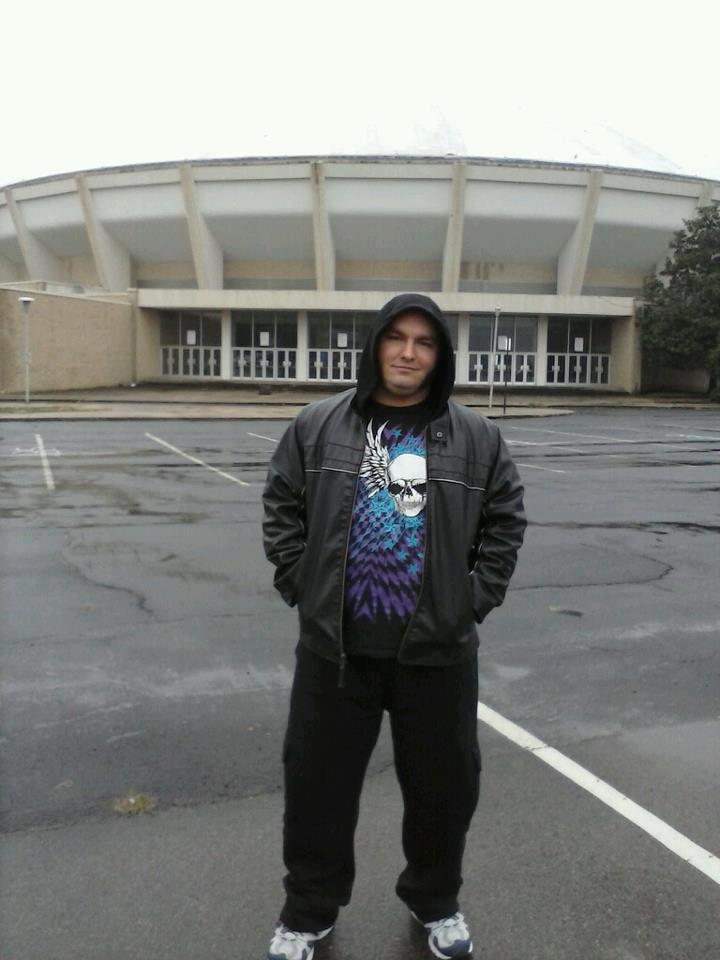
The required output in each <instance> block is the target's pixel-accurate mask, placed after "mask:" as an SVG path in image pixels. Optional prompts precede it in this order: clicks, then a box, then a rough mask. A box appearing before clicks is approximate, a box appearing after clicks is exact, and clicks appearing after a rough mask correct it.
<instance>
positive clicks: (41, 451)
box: [35, 433, 55, 490]
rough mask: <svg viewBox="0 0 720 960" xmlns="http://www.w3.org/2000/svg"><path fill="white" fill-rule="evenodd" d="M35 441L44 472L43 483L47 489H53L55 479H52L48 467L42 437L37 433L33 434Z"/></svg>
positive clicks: (48, 463) (48, 462)
mask: <svg viewBox="0 0 720 960" xmlns="http://www.w3.org/2000/svg"><path fill="white" fill-rule="evenodd" d="M35 442H36V443H37V445H38V452H39V454H40V460H41V461H42V468H43V473H44V474H45V483H46V484H47V488H48V490H54V489H55V480H54V479H53V475H52V470H51V469H50V461H49V460H48V455H47V452H46V450H45V444H44V443H43V438H42V437H41V436H40V434H39V433H36V434H35Z"/></svg>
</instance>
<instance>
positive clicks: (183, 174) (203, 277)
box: [180, 163, 223, 290]
mask: <svg viewBox="0 0 720 960" xmlns="http://www.w3.org/2000/svg"><path fill="white" fill-rule="evenodd" d="M180 185H181V187H182V194H183V201H184V203H185V216H186V218H187V225H188V234H189V236H190V248H191V249H192V255H193V263H194V264H195V277H196V280H197V285H198V287H199V289H201V290H222V288H223V252H222V250H221V248H220V244H219V243H218V242H217V240H216V239H215V237H214V236H213V235H212V233H211V232H210V228H209V227H208V225H207V223H206V222H205V217H204V216H203V215H202V211H201V210H200V205H199V203H198V199H197V190H196V188H195V179H194V177H193V172H192V167H191V166H190V164H189V163H184V164H182V165H181V167H180Z"/></svg>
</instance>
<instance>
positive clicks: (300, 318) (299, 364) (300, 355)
mask: <svg viewBox="0 0 720 960" xmlns="http://www.w3.org/2000/svg"><path fill="white" fill-rule="evenodd" d="M296 357H297V361H296V364H295V376H296V377H297V379H298V380H309V379H310V375H309V372H308V370H309V368H308V315H307V310H298V315H297V354H296Z"/></svg>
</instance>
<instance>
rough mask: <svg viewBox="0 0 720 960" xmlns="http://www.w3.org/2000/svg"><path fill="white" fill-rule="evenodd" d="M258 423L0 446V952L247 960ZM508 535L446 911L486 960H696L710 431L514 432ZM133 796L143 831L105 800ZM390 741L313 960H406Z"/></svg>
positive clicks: (52, 426)
mask: <svg viewBox="0 0 720 960" xmlns="http://www.w3.org/2000/svg"><path fill="white" fill-rule="evenodd" d="M285 425H286V424H285V423H284V422H283V421H279V420H268V421H259V420H245V421H241V420H236V421H231V422H229V421H225V422H218V421H211V420H207V421H206V420H195V421H192V422H183V421H172V420H170V421H165V422H162V423H158V422H151V421H140V420H135V421H118V422H108V421H103V420H95V421H86V422H64V421H54V422H41V421H38V422H34V423H31V422H14V423H8V422H5V423H0V459H1V461H2V467H3V469H2V476H1V477H0V517H1V518H2V527H1V529H2V552H1V554H0V555H1V556H2V568H1V569H0V610H1V611H2V613H1V616H2V620H1V621H0V626H1V630H2V644H1V646H0V657H1V661H0V667H1V672H0V678H1V685H2V731H0V732H1V734H2V737H1V739H0V749H1V751H2V769H3V778H2V787H1V796H0V815H1V817H2V827H3V830H4V839H3V847H4V861H5V867H4V869H3V875H2V876H3V879H2V883H1V890H0V893H1V895H2V896H1V900H2V915H1V916H0V921H1V923H0V926H1V929H2V932H1V933H0V956H1V957H2V958H3V960H70V958H72V960H89V958H93V960H94V958H97V957H106V958H108V960H115V958H117V960H130V958H151V957H152V958H153V960H158V958H165V957H167V958H170V957H172V958H173V960H184V958H188V960H190V958H192V960H196V958H199V957H202V958H203V960H220V958H230V957H232V958H237V960H252V958H255V957H258V958H262V957H264V956H265V951H266V949H267V941H268V938H269V934H270V932H271V929H272V925H273V923H274V921H275V919H276V914H277V911H278V909H279V906H280V903H281V885H280V881H281V877H282V873H283V868H282V862H281V856H280V829H281V817H282V794H281V791H280V784H281V776H282V771H281V763H280V748H281V740H282V735H283V730H284V722H285V711H286V704H287V699H288V692H289V685H290V682H291V678H292V670H293V661H294V646H295V632H296V630H295V618H296V615H295V612H294V611H292V610H289V609H288V608H286V607H285V606H284V605H283V603H282V601H281V600H280V599H279V597H277V596H276V595H275V594H274V591H273V589H272V572H271V569H270V567H269V565H268V564H267V563H266V561H265V559H264V556H263V554H262V547H261V531H260V524H259V521H260V516H261V504H260V498H261V493H262V485H263V480H264V475H265V470H266V467H267V463H268V460H269V457H270V456H271V454H272V451H273V449H274V446H275V443H276V442H277V439H278V438H279V437H280V436H281V434H282V431H283V429H284V427H285ZM501 429H502V432H503V434H504V436H505V438H506V440H507V441H508V442H509V444H510V445H511V449H512V451H513V455H514V457H515V459H516V462H517V463H518V466H519V470H520V473H521V475H522V477H523V480H524V482H525V485H526V490H527V496H526V506H527V511H528V517H529V527H528V532H527V537H526V543H525V546H524V547H523V550H522V551H521V557H520V562H519V564H518V568H517V572H516V576H515V578H514V580H513V582H512V585H511V589H510V592H509V594H508V599H507V601H506V603H505V605H504V606H503V607H502V608H501V609H500V610H499V611H495V612H494V613H493V614H492V615H491V616H490V617H489V618H488V620H487V622H486V623H485V624H484V625H483V626H482V627H481V628H480V629H481V639H482V643H481V648H480V654H479V664H480V676H481V700H480V703H479V706H478V717H479V720H478V723H479V736H480V742H481V746H482V751H483V786H482V791H481V801H480V806H479V809H478V812H477V815H476V818H475V821H474V824H473V827H472V829H471V833H470V837H469V840H468V850H467V858H466V869H465V886H464V889H463V894H462V903H463V907H464V911H465V913H466V916H467V917H468V919H469V921H470V923H471V926H472V928H473V931H474V934H475V941H476V947H477V949H476V954H475V955H476V956H481V957H483V958H486V960H551V958H552V960H580V958H583V960H585V958H589V960H717V958H718V956H720V923H719V920H720V860H718V859H717V856H718V855H720V803H719V802H718V797H719V796H720V642H719V640H720V596H719V594H720V576H719V571H720V536H719V534H720V415H719V414H718V413H717V412H714V411H691V410H678V409H632V410H631V409H617V410H612V409H607V410H583V411H582V412H576V413H575V414H573V415H572V416H565V417H556V418H552V419H541V418H537V419H535V418H528V419H514V418H512V417H510V418H507V419H506V420H503V421H502V422H501ZM138 794H144V795H147V796H148V797H150V798H152V803H153V804H154V810H153V812H152V813H148V814H143V815H138V816H127V815H123V814H121V813H118V812H117V811H116V809H115V806H116V804H117V803H118V801H122V800H123V799H125V800H127V799H128V798H129V797H131V796H137V795H138ZM400 819H401V802H400V796H399V790H398V788H397V785H396V782H395V779H394V773H393V769H392V754H391V749H390V742H389V736H387V731H385V732H384V734H383V736H382V738H381V742H380V744H379V745H378V748H377V750H376V753H375V756H374V758H373V761H372V764H371V767H370V772H369V777H368V781H367V785H366V790H365V793H364V797H363V808H362V813H361V822H360V828H359V833H358V880H357V886H356V892H355V895H354V898H353V902H352V904H351V905H350V907H348V908H347V909H346V910H345V911H344V913H343V915H342V917H341V920H340V923H339V925H338V928H337V930H336V932H335V933H334V934H333V936H332V937H331V938H329V940H328V941H327V942H324V943H323V944H322V947H318V949H317V951H316V958H317V960H327V958H336V960H368V958H377V960H416V958H417V960H419V958H421V957H425V956H427V955H428V954H427V953H426V948H425V945H424V941H423V939H422V937H418V936H417V935H416V934H414V933H413V932H412V930H411V927H410V925H409V923H408V920H407V916H406V914H405V912H404V910H403V908H402V905H401V904H400V902H399V901H398V900H396V898H395V896H394V893H393V887H394V882H395V878H396V875H397V873H398V871H399V869H400V868H401V864H402V855H401V850H400Z"/></svg>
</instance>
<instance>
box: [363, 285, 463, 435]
mask: <svg viewBox="0 0 720 960" xmlns="http://www.w3.org/2000/svg"><path fill="white" fill-rule="evenodd" d="M408 310H418V311H419V312H420V313H424V314H425V315H426V316H427V317H428V318H429V320H430V321H431V322H432V324H433V326H434V327H435V330H436V333H437V337H438V358H437V365H436V367H435V370H434V371H433V373H432V379H431V381H430V391H429V393H428V402H429V403H430V408H431V411H432V416H433V417H437V416H439V415H440V414H441V413H443V412H444V410H445V408H446V406H447V401H448V398H449V396H450V394H451V393H452V389H453V386H454V385H455V357H454V355H453V347H452V340H451V339H450V330H449V329H448V325H447V321H446V320H445V317H444V316H443V314H442V310H441V309H440V307H439V306H438V305H437V304H436V303H435V301H434V300H431V299H430V297H425V296H423V294H421V293H401V294H399V296H397V297H393V298H392V300H389V301H388V302H387V303H386V304H385V306H384V307H383V308H382V309H381V310H380V312H379V313H378V315H377V317H376V318H375V322H374V323H373V325H372V328H371V330H370V333H369V335H368V338H367V340H366V342H365V347H364V349H363V353H362V357H361V358H360V370H359V372H358V380H357V392H356V395H355V403H356V404H357V407H358V409H359V410H360V412H361V413H364V412H365V408H366V406H367V402H368V400H369V399H370V397H371V396H372V393H373V391H374V390H375V388H376V387H377V386H378V383H379V380H380V371H379V370H378V363H377V341H378V337H379V336H380V334H381V333H382V331H383V330H384V329H385V327H386V326H387V325H388V324H389V323H390V321H391V320H393V319H394V318H395V317H397V316H398V314H400V313H406V312H407V311H408Z"/></svg>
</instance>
